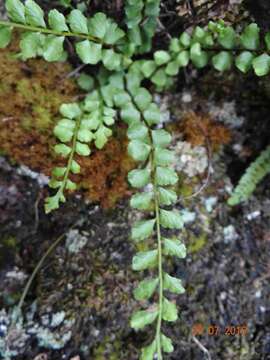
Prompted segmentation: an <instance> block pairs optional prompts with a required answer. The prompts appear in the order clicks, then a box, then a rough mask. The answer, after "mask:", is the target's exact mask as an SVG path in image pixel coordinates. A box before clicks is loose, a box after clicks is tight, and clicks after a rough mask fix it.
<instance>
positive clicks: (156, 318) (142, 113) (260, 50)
mask: <svg viewBox="0 0 270 360" xmlns="http://www.w3.org/2000/svg"><path fill="white" fill-rule="evenodd" d="M65 3H69V2H65ZM159 5H160V1H159V0H126V3H125V22H126V25H127V28H128V31H127V33H125V32H124V31H123V30H122V29H121V28H120V27H119V26H118V25H117V24H116V23H115V22H114V21H113V20H111V19H110V18H108V17H107V16H106V15H105V14H103V13H97V14H95V15H94V16H93V17H90V18H87V17H86V16H85V15H84V14H83V13H82V12H81V11H80V10H78V9H76V10H72V11H71V12H70V13H69V14H68V15H67V16H64V15H63V14H62V13H60V12H59V11H58V10H51V11H50V12H49V14H48V18H46V19H47V20H48V21H46V20H45V16H44V13H43V10H42V9H41V8H40V6H39V5H38V4H37V3H35V2H34V1H33V0H26V1H25V2H24V3H23V2H21V1H19V0H7V1H6V8H7V12H8V15H9V18H10V21H0V47H1V48H3V47H6V46H7V45H8V44H9V43H10V41H11V38H12V30H13V28H19V29H21V30H22V33H21V34H20V36H21V39H20V49H21V52H20V57H21V59H22V60H27V59H30V58H34V57H38V56H40V57H43V58H44V59H45V60H46V61H63V60H64V59H65V58H66V57H67V54H66V52H65V50H64V49H65V47H64V43H65V39H66V38H69V39H71V40H72V44H74V48H75V51H76V53H77V55H78V57H79V59H80V60H81V61H82V63H84V64H90V65H97V69H98V70H97V72H96V75H95V76H93V77H91V76H89V75H86V74H82V75H81V76H80V77H79V79H78V82H79V84H80V86H81V87H82V88H83V89H84V90H86V91H88V92H89V94H88V95H86V97H85V99H84V101H82V102H81V103H78V104H64V105H62V106H61V108H60V113H61V115H62V116H63V118H62V119H60V121H59V122H58V123H57V125H56V127H55V129H54V134H55V136H56V137H57V139H58V140H59V141H60V143H58V144H57V145H56V146H55V148H54V149H55V152H56V154H57V155H60V156H62V157H64V158H65V159H66V165H65V166H62V167H57V168H55V169H54V170H53V174H52V180H51V182H50V186H51V187H52V188H54V189H56V190H57V191H56V194H55V195H53V196H52V197H49V198H48V199H46V212H47V213H48V212H50V211H52V210H54V209H56V208H58V207H59V204H60V202H64V201H65V191H66V190H75V189H76V184H75V183H74V182H73V181H72V180H71V178H72V174H77V173H79V172H80V165H79V162H77V158H78V157H79V156H89V155H90V153H91V148H90V145H91V146H93V144H94V145H95V147H96V148H98V149H101V148H102V147H103V146H104V145H105V144H106V142H107V141H108V138H109V137H110V136H111V134H112V130H111V129H110V126H112V125H113V124H114V122H115V119H116V118H120V119H121V120H122V121H123V122H125V123H126V124H127V126H128V130H127V135H128V138H129V141H130V142H129V146H128V152H129V154H130V156H131V157H132V158H133V159H134V160H135V161H137V162H138V163H140V165H139V167H138V168H137V169H135V170H132V171H131V172H130V173H129V175H128V180H129V182H130V184H131V186H133V187H134V188H136V189H141V191H140V192H138V193H136V194H134V195H133V196H132V198H131V201H130V205H131V207H133V208H135V209H137V210H140V211H144V212H145V220H143V221H140V222H137V223H135V224H134V226H133V228H132V234H131V237H132V239H133V241H134V242H135V243H138V242H141V241H146V240H147V239H148V238H151V239H154V238H155V239H156V241H154V242H151V244H152V245H151V248H150V247H149V250H147V251H145V252H139V253H137V254H136V255H135V256H134V258H133V261H132V267H133V269H134V270H135V271H143V270H148V269H152V270H153V272H152V271H151V274H152V273H154V271H155V275H153V276H151V277H147V278H146V279H144V280H142V281H141V282H140V284H139V286H138V287H137V288H136V289H135V291H134V296H135V298H136V299H137V300H139V301H140V300H148V299H150V298H152V297H153V296H154V294H155V293H157V299H158V300H157V302H156V303H155V304H154V305H153V306H150V307H148V308H146V307H144V308H143V309H142V310H140V311H138V312H136V313H135V314H134V315H133V316H132V319H131V326H132V327H133V328H134V329H135V330H140V329H142V328H144V327H145V326H147V325H150V324H152V323H155V326H156V331H155V336H154V338H153V339H152V342H151V344H150V345H148V346H147V347H146V348H144V349H143V350H142V355H141V360H153V359H154V358H156V357H155V356H156V355H157V358H158V360H161V359H162V357H163V355H162V353H163V352H167V353H170V352H172V351H173V345H172V341H171V339H170V338H169V337H167V336H166V335H165V334H164V330H163V321H168V322H173V321H175V320H176V319H177V318H178V314H177V308H176V306H175V304H174V303H173V302H172V301H171V300H169V298H168V296H167V294H166V296H165V292H166V293H167V292H172V293H175V294H181V293H183V292H184V288H183V286H182V282H181V280H180V279H177V278H175V277H173V276H172V275H170V274H168V273H167V272H166V271H165V269H164V263H165V261H164V258H165V256H166V257H167V256H176V257H178V258H184V257H185V256H186V248H185V246H184V244H183V243H182V242H181V241H180V240H179V239H175V238H168V237H164V234H163V229H177V230H181V229H182V227H183V220H182V218H181V216H180V214H179V211H176V210H173V209H172V207H173V205H174V204H175V203H176V201H177V194H176V192H175V191H174V186H175V185H176V183H177V181H178V176H177V174H176V173H175V171H174V170H173V169H172V168H171V163H172V162H173V153H172V151H170V150H168V146H169V145H170V141H171V135H170V134H169V133H168V132H167V131H165V130H163V129H160V128H159V127H160V120H161V114H160V110H159V108H158V106H157V105H156V104H155V103H154V102H153V97H152V95H151V93H150V92H149V91H148V90H147V89H146V88H144V87H143V86H142V83H143V81H144V80H145V79H150V81H151V82H152V84H153V85H154V87H155V89H156V90H163V89H167V88H168V87H170V86H171V85H172V84H173V82H174V78H175V77H176V76H177V74H178V73H179V71H181V69H182V68H185V67H187V66H188V65H193V66H195V67H196V68H197V69H201V68H204V67H205V66H207V65H212V66H213V67H214V69H216V70H217V71H220V72H225V71H229V70H230V69H231V68H232V66H233V65H235V66H236V68H237V69H238V70H240V71H241V72H243V73H247V72H248V71H250V70H251V69H253V70H254V72H255V74H256V75H258V76H264V75H267V74H268V73H269V72H270V56H269V55H268V52H269V50H270V33H267V34H266V35H265V37H264V42H263V41H261V38H260V29H259V28H258V26H257V25H256V24H250V25H248V26H247V27H246V28H245V29H244V30H243V31H242V33H237V32H236V31H235V30H234V29H233V28H232V27H230V26H226V25H225V23H224V22H223V21H219V22H217V23H213V22H210V23H209V24H208V26H207V27H206V28H202V27H199V26H197V27H195V29H194V30H193V32H192V33H191V34H190V33H188V32H183V33H182V34H180V36H179V37H178V38H173V39H171V41H170V44H169V48H168V49H167V50H158V51H156V52H155V53H154V55H153V58H152V59H149V58H148V60H145V59H140V60H134V58H133V55H136V54H138V53H139V54H142V53H144V52H147V51H150V50H151V43H152V38H153V36H154V33H155V29H156V25H157V21H158V14H159ZM262 44H264V46H261V45H262ZM269 154H270V150H269V148H267V150H266V151H265V152H264V153H262V155H261V156H260V157H259V158H258V159H257V161H256V162H255V163H254V164H253V165H252V166H251V167H250V168H249V169H248V171H247V173H246V175H245V176H244V177H243V179H242V180H241V181H240V184H239V186H238V187H237V188H236V190H235V193H234V194H233V196H232V197H231V199H230V200H229V203H230V204H233V203H236V202H237V201H239V199H241V200H242V199H245V198H246V197H247V196H248V195H249V194H250V193H251V192H252V191H253V189H254V186H255V185H256V183H257V182H258V181H259V180H260V179H261V178H262V177H263V176H264V175H265V174H266V173H267V171H268V166H270V159H269V158H270V155H269ZM146 186H147V187H146ZM146 189H148V190H146ZM149 246H150V245H149Z"/></svg>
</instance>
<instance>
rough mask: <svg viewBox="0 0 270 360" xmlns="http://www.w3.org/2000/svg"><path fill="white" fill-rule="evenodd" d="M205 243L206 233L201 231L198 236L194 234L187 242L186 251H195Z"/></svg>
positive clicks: (200, 248)
mask: <svg viewBox="0 0 270 360" xmlns="http://www.w3.org/2000/svg"><path fill="white" fill-rule="evenodd" d="M206 243H207V234H206V233H202V234H201V235H200V236H198V237H195V236H194V237H191V239H190V242H189V244H188V252H189V253H191V254H192V253H197V252H199V251H200V250H202V249H203V248H204V246H205V245H206Z"/></svg>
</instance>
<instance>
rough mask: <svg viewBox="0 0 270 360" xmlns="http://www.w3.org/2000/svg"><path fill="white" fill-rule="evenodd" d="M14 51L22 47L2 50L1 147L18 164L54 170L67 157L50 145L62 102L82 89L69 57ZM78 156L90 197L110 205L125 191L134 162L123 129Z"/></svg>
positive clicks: (82, 185)
mask: <svg viewBox="0 0 270 360" xmlns="http://www.w3.org/2000/svg"><path fill="white" fill-rule="evenodd" d="M11 51H14V52H15V51H18V49H17V47H16V45H14V44H13V45H11V47H10V48H9V50H1V51H0V97H1V101H0V151H2V152H4V154H6V155H8V156H9V158H10V159H11V160H13V161H15V162H16V163H18V164H24V165H27V166H29V167H30V168H31V169H32V170H35V171H38V172H42V173H44V174H46V175H50V173H51V170H52V168H53V167H54V166H57V165H60V164H61V163H63V160H61V159H59V158H58V157H56V156H55V154H54V153H53V150H52V148H53V145H54V144H55V142H56V141H55V138H54V136H53V135H52V129H53V127H54V124H55V121H56V120H57V119H58V118H59V114H58V110H59V106H60V105H61V104H62V103H65V102H72V101H76V99H77V98H78V95H79V94H80V93H79V89H78V88H77V86H76V84H75V83H74V81H73V80H71V79H69V78H68V77H67V75H68V74H69V72H70V71H72V68H71V66H70V65H69V64H68V63H61V64H58V63H47V62H45V61H43V60H41V59H34V60H29V61H27V62H21V61H19V60H17V59H16V58H15V57H14V52H11ZM77 160H78V162H79V163H80V164H81V167H82V173H81V174H80V175H77V176H76V177H75V179H76V182H77V183H78V184H79V186H80V188H82V189H83V190H84V193H85V195H86V197H87V198H89V199H90V200H92V201H94V202H100V203H101V204H102V205H103V206H104V207H111V206H113V205H114V204H115V203H116V201H118V200H119V199H121V198H122V197H123V196H125V195H126V193H127V191H128V190H127V183H126V176H127V172H128V171H129V170H130V169H131V167H132V166H133V163H132V161H131V160H130V159H129V158H128V155H127V151H126V140H125V137H124V136H123V135H122V133H121V131H118V134H116V135H115V136H114V137H113V138H112V139H111V140H110V141H109V143H108V144H107V145H106V146H105V148H104V149H103V150H101V151H100V150H99V151H94V152H93V154H91V156H90V157H89V158H78V159H77Z"/></svg>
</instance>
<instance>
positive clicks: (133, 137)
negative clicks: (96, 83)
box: [117, 87, 186, 360]
mask: <svg viewBox="0 0 270 360" xmlns="http://www.w3.org/2000/svg"><path fill="white" fill-rule="evenodd" d="M118 96H121V97H120V98H118V99H117V100H118V104H119V106H120V108H121V109H122V110H121V116H122V118H123V119H124V121H126V122H127V124H128V138H129V146H128V152H129V154H130V155H131V157H132V158H133V159H134V160H135V161H139V162H142V164H143V165H142V167H140V168H138V169H134V170H132V171H130V173H129V175H128V180H129V182H130V184H131V185H132V186H133V187H134V188H137V189H139V188H145V187H146V186H148V188H150V190H142V192H139V193H136V194H134V195H133V196H132V198H131V200H130V205H131V207H133V208H135V209H137V210H141V211H144V212H145V213H146V216H147V219H146V220H140V221H137V222H136V223H135V224H134V226H133V227H132V233H131V238H132V240H133V241H134V242H135V243H136V244H137V243H138V242H143V241H146V240H147V239H148V238H152V237H153V236H154V234H156V238H157V243H156V245H155V246H154V248H153V249H149V250H147V251H143V252H138V253H137V254H136V255H135V256H134V257H133V260H132V269H133V270H134V271H145V270H152V272H153V270H154V269H157V272H158V274H157V276H153V277H148V278H146V279H144V280H142V281H141V282H140V283H139V284H138V287H137V288H136V289H135V290H134V297H135V298H136V299H137V300H139V301H145V300H150V299H151V298H152V297H153V296H154V294H155V293H158V301H157V303H154V304H153V305H151V306H150V307H147V308H145V309H142V310H139V311H137V312H136V313H135V314H134V315H133V316H132V318H131V327H132V328H134V329H135V330H141V329H144V328H145V327H146V326H148V325H151V324H153V323H154V322H155V323H156V333H155V337H154V339H153V341H152V343H151V344H150V345H148V346H147V347H145V348H143V349H142V353H141V357H140V359H141V360H153V359H154V358H155V355H156V354H157V356H158V359H159V360H161V359H162V352H167V353H170V352H172V351H173V349H174V348H173V344H172V340H171V339H170V338H169V337H167V336H166V335H165V334H164V333H163V332H162V321H166V322H174V321H176V320H177V319H178V311H177V307H176V304H175V302H174V301H172V300H170V299H169V298H168V296H167V295H166V296H165V292H166V293H173V294H183V293H184V291H185V289H184V287H183V285H182V282H181V280H180V279H178V278H175V277H173V276H171V275H170V274H168V273H167V272H166V271H164V269H163V265H164V256H176V257H178V258H180V259H183V258H184V257H185V256H186V248H185V245H184V244H183V243H181V241H180V240H178V239H175V238H165V237H163V236H162V234H161V228H164V229H176V230H177V229H178V230H181V229H182V228H183V225H184V224H183V219H182V217H181V215H180V213H179V211H176V210H172V209H171V207H172V206H173V205H174V204H175V203H176V201H177V194H176V192H175V191H174V190H173V189H172V188H171V187H173V186H174V185H176V183H177V181H178V176H177V174H176V172H175V171H174V170H173V169H172V168H171V166H172V162H173V160H174V154H173V152H172V151H171V150H168V149H167V147H168V146H169V145H170V142H171V135H170V134H169V133H168V132H167V131H165V130H163V129H156V125H157V124H158V123H160V120H161V114H160V111H159V109H158V108H157V107H155V104H154V103H153V100H152V95H151V94H150V93H149V92H148V90H147V89H145V88H142V87H140V88H138V89H137V91H136V93H135V96H132V94H131V93H130V92H129V91H127V92H124V91H123V93H122V94H121V93H120V94H118ZM123 99H125V100H126V101H121V100H123ZM163 207H165V208H163ZM168 207H169V208H168ZM153 213H154V215H153Z"/></svg>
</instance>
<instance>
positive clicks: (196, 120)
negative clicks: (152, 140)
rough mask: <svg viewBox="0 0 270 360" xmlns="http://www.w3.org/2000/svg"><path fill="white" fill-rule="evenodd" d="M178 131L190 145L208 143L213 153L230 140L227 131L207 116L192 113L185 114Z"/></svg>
mask: <svg viewBox="0 0 270 360" xmlns="http://www.w3.org/2000/svg"><path fill="white" fill-rule="evenodd" d="M178 129H179V130H180V131H181V132H182V133H183V135H184V137H185V140H187V141H188V142H190V143H191V144H192V145H194V146H198V145H205V143H206V141H208V142H209V144H210V145H211V147H212V149H213V150H214V151H216V150H218V148H219V147H220V145H225V144H228V143H229V142H230V140H231V134H230V131H229V129H227V128H226V127H225V126H223V125H221V124H218V123H217V122H215V121H214V120H213V119H211V118H210V117H209V116H206V115H199V114H197V113H195V112H193V111H190V112H188V113H186V114H185V116H184V118H183V119H182V121H181V123H180V124H179V126H178Z"/></svg>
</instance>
